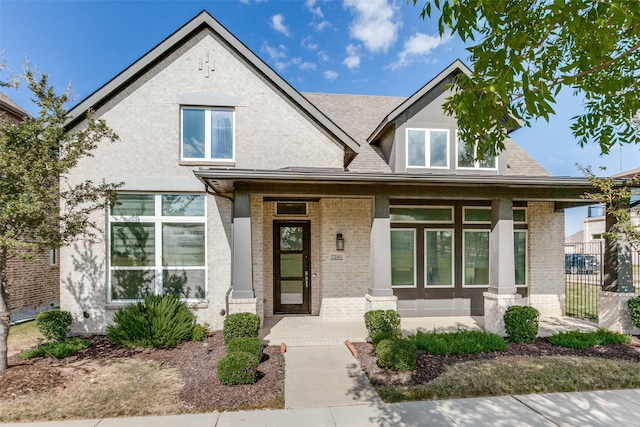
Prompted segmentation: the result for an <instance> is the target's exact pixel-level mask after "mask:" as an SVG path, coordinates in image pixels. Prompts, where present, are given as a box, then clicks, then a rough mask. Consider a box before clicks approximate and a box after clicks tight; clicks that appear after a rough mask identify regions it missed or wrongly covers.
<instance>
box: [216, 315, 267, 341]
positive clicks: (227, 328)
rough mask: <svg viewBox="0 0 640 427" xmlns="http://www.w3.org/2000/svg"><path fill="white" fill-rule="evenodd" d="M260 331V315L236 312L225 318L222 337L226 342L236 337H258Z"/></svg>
mask: <svg viewBox="0 0 640 427" xmlns="http://www.w3.org/2000/svg"><path fill="white" fill-rule="evenodd" d="M259 331H260V317H259V316H258V315H257V314H253V313H234V314H230V315H228V316H227V317H226V318H225V319H224V324H223V326H222V337H223V338H224V344H225V345H227V343H228V342H229V341H231V340H232V339H234V338H241V337H248V338H256V337H257V336H258V332H259Z"/></svg>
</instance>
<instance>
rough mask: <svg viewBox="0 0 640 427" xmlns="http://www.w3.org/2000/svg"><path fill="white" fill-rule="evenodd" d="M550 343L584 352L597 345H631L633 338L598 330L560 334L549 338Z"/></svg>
mask: <svg viewBox="0 0 640 427" xmlns="http://www.w3.org/2000/svg"><path fill="white" fill-rule="evenodd" d="M549 342H551V344H553V345H558V346H561V347H567V348H575V349H578V350H584V349H586V348H588V347H594V346H596V345H613V344H629V343H630V342H631V338H630V337H629V336H628V335H625V334H620V333H617V332H611V331H607V330H605V329H598V330H597V331H589V332H583V331H568V332H558V333H556V334H553V335H551V336H550V337H549Z"/></svg>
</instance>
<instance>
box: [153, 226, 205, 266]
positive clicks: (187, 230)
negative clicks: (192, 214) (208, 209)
mask: <svg viewBox="0 0 640 427" xmlns="http://www.w3.org/2000/svg"><path fill="white" fill-rule="evenodd" d="M204 246H205V240H204V224H173V223H165V224H162V265H163V266H174V267H182V266H204V265H205V259H204Z"/></svg>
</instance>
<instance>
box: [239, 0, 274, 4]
mask: <svg viewBox="0 0 640 427" xmlns="http://www.w3.org/2000/svg"><path fill="white" fill-rule="evenodd" d="M265 1H267V0H255V3H263V2H265ZM240 3H244V4H250V3H251V0H240Z"/></svg>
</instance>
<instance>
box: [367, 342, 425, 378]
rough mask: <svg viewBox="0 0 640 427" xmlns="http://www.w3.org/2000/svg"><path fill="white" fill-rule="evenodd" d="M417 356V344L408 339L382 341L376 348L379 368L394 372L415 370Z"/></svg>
mask: <svg viewBox="0 0 640 427" xmlns="http://www.w3.org/2000/svg"><path fill="white" fill-rule="evenodd" d="M417 356H418V352H417V349H416V345H415V343H414V342H413V341H409V340H407V339H393V340H382V341H380V343H378V346H377V347H376V357H377V358H378V366H380V367H381V368H386V369H392V370H394V371H412V370H414V369H415V368H416V359H417Z"/></svg>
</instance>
